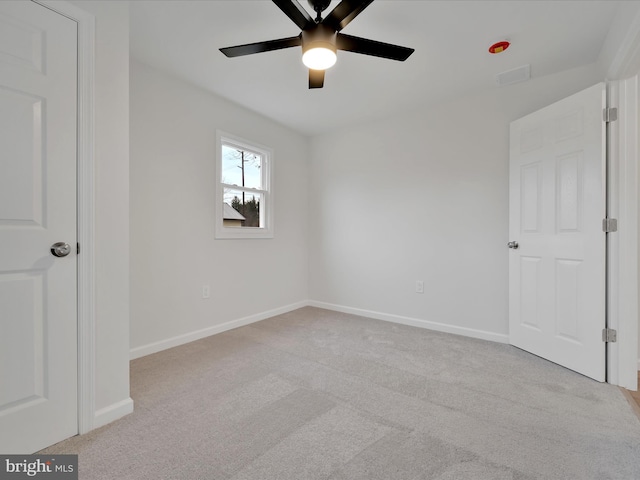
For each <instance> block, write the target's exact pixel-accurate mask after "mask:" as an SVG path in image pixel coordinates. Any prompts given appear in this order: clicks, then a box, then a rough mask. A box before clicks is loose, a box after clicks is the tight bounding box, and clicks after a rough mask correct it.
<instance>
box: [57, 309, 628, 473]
mask: <svg viewBox="0 0 640 480" xmlns="http://www.w3.org/2000/svg"><path fill="white" fill-rule="evenodd" d="M131 382H132V384H131V391H132V397H133V399H134V401H135V412H134V413H133V414H132V415H130V416H128V417H126V418H124V419H121V420H119V421H117V422H115V423H113V424H111V425H108V426H106V427H103V428H101V429H99V430H96V431H94V432H91V433H90V434H87V435H84V436H80V437H74V438H72V439H69V440H67V441H65V442H62V443H60V444H57V445H55V446H53V447H51V448H49V449H47V450H45V452H46V453H78V454H79V461H80V478H81V479H82V480H91V479H96V480H97V479H109V480H114V479H118V480H120V479H135V480H143V479H153V480H158V479H176V480H177V479H180V480H195V479H198V480H200V479H201V480H218V479H220V480H223V479H233V480H249V479H260V480H275V479H282V480H307V479H308V480H311V479H331V480H337V479H344V480H347V479H348V480H357V479H367V480H369V479H370V480H375V479H380V480H404V479H406V480H417V479H440V480H444V479H452V480H453V479H455V480H460V479H474V480H482V479H491V480H499V479H514V480H515V479H518V480H525V479H580V480H585V479H598V480H603V479H619V480H626V479H629V480H631V479H639V478H640V421H639V420H638V418H637V417H636V416H635V415H634V414H633V412H632V411H631V408H630V406H629V405H628V404H627V402H626V401H625V399H624V398H623V396H622V394H621V392H620V391H619V389H618V388H616V387H613V386H611V385H606V384H600V383H597V382H594V381H592V380H589V379H587V378H585V377H583V376H581V375H578V374H575V373H573V372H570V371H568V370H566V369H564V368H561V367H559V366H557V365H554V364H552V363H549V362H546V361H544V360H542V359H540V358H537V357H535V356H532V355H530V354H527V353H525V352H522V351H520V350H518V349H515V348H513V347H510V346H507V345H500V344H494V343H490V342H485V341H481V340H474V339H468V338H464V337H458V336H454V335H448V334H442V333H436V332H431V331H428V330H422V329H417V328H412V327H406V326H401V325H395V324H391V323H386V322H381V321H377V320H371V319H367V318H362V317H356V316H353V315H346V314H340V313H335V312H329V311H326V310H321V309H317V308H311V307H308V308H303V309H300V310H297V311H295V312H291V313H288V314H285V315H281V316H278V317H274V318H271V319H268V320H265V321H263V322H260V323H257V324H253V325H251V326H247V327H243V328H239V329H236V330H233V331H229V332H226V333H223V334H220V335H216V336H213V337H209V338H206V339H203V340H200V341H197V342H193V343H191V344H188V345H184V346H181V347H177V348H174V349H171V350H167V351H164V352H161V353H157V354H154V355H150V356H147V357H144V358H141V359H138V360H135V361H133V362H132V364H131Z"/></svg>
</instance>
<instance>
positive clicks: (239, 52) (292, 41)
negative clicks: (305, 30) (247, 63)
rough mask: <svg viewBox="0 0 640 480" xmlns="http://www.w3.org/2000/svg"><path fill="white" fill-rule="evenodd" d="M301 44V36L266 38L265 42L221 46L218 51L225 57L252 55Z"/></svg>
mask: <svg viewBox="0 0 640 480" xmlns="http://www.w3.org/2000/svg"><path fill="white" fill-rule="evenodd" d="M300 45H302V38H301V37H300V35H298V36H297V37H289V38H280V39H278V40H268V41H266V42H256V43H247V44H246V45H237V46H235V47H225V48H221V49H220V51H221V52H222V53H224V54H225V55H226V56H227V57H241V56H243V55H252V54H254V53H261V52H270V51H271V50H280V49H282V48H289V47H299V46H300Z"/></svg>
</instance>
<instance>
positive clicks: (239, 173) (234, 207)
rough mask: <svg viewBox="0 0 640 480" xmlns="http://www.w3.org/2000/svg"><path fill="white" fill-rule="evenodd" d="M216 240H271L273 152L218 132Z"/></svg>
mask: <svg viewBox="0 0 640 480" xmlns="http://www.w3.org/2000/svg"><path fill="white" fill-rule="evenodd" d="M217 140H218V142H217V143H218V158H217V165H216V179H217V192H216V238H273V203H272V201H271V198H272V192H271V171H272V167H273V165H272V162H273V152H272V150H271V149H269V148H267V147H263V146H260V145H256V144H255V143H252V142H248V141H247V140H243V139H241V138H238V137H234V136H232V135H229V134H226V133H223V132H218V135H217Z"/></svg>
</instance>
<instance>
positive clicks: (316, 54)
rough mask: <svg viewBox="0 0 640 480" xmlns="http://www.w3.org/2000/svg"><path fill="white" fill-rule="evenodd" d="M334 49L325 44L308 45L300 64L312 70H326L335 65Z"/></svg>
mask: <svg viewBox="0 0 640 480" xmlns="http://www.w3.org/2000/svg"><path fill="white" fill-rule="evenodd" d="M337 58H338V56H337V55H336V47H335V46H334V45H331V44H329V43H325V42H315V43H312V44H310V45H309V46H308V47H307V48H306V49H305V50H304V52H303V54H302V63H304V64H305V65H306V66H307V67H308V68H310V69H312V70H326V69H327V68H331V67H333V66H334V65H335V63H336V60H337Z"/></svg>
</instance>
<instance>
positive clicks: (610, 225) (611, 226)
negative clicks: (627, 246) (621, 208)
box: [602, 218, 618, 233]
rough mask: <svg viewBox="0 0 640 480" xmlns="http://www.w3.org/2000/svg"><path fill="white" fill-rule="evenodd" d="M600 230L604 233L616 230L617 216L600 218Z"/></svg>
mask: <svg viewBox="0 0 640 480" xmlns="http://www.w3.org/2000/svg"><path fill="white" fill-rule="evenodd" d="M602 231H603V232H604V233H611V232H617V231H618V219H617V218H605V219H604V220H602Z"/></svg>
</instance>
